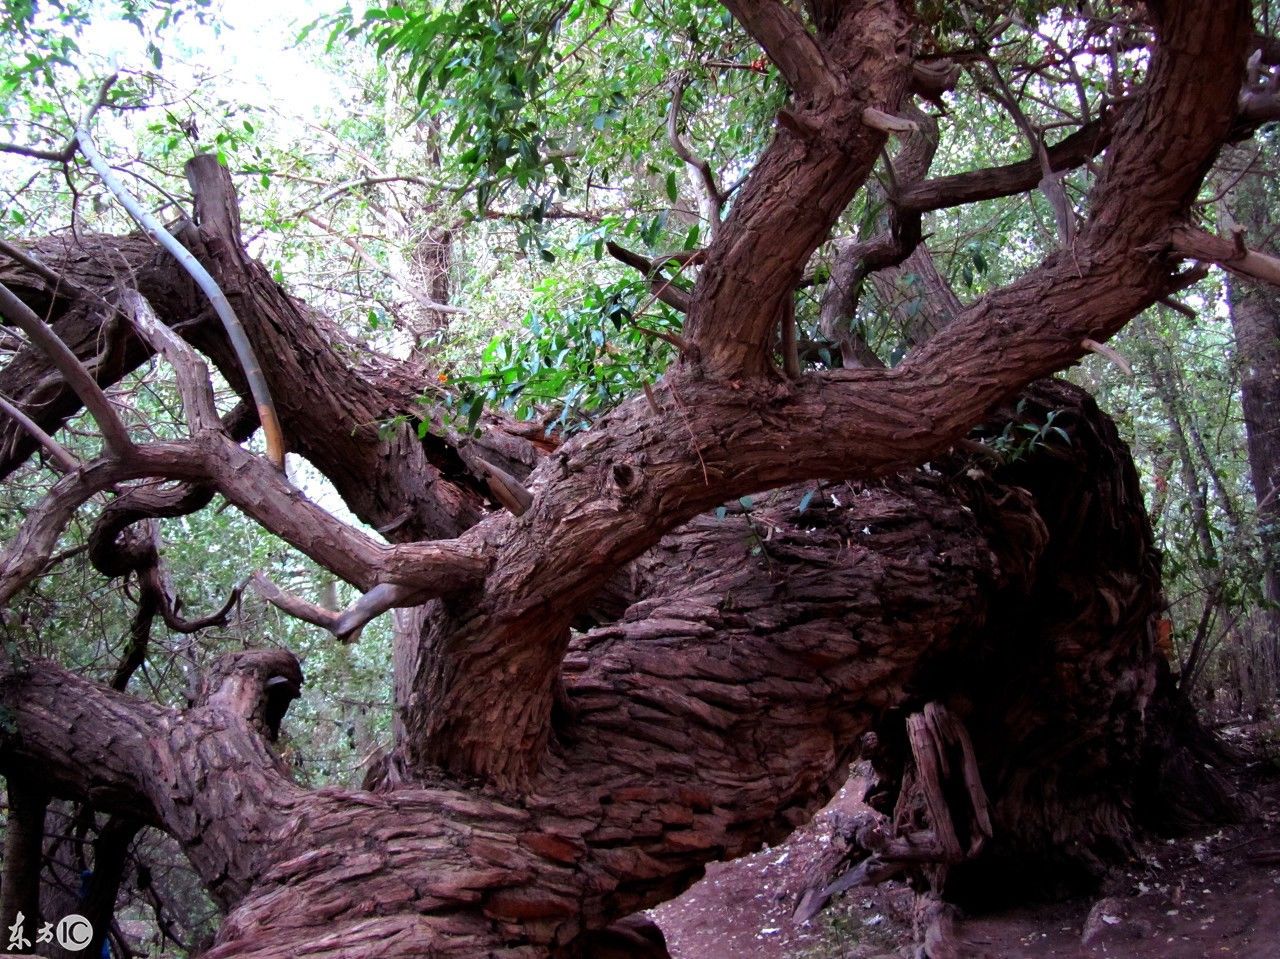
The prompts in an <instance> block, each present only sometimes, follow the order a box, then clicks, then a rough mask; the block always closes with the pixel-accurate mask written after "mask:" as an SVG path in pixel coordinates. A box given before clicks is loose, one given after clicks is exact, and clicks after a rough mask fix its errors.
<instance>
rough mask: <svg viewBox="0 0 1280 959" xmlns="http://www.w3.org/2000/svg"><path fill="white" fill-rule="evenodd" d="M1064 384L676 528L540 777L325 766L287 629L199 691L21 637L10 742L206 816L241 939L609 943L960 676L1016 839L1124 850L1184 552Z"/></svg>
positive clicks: (301, 948) (578, 645)
mask: <svg viewBox="0 0 1280 959" xmlns="http://www.w3.org/2000/svg"><path fill="white" fill-rule="evenodd" d="M1037 397H1038V400H1037V405H1035V406H1033V407H1031V408H1030V409H1031V410H1032V412H1031V414H1030V415H1032V416H1035V415H1043V413H1044V412H1045V411H1047V410H1048V409H1057V410H1060V411H1062V412H1060V413H1059V415H1058V417H1057V418H1056V419H1055V421H1054V422H1055V425H1062V426H1063V427H1064V428H1065V429H1066V430H1067V432H1068V434H1069V436H1070V443H1069V444H1068V443H1065V442H1063V441H1061V440H1060V439H1057V438H1049V439H1047V440H1046V441H1045V442H1044V443H1043V444H1042V445H1037V446H1035V447H1033V448H1028V449H1026V450H1024V451H1022V453H1021V455H1019V456H1018V458H1017V459H1015V461H1014V462H1013V463H1012V464H1011V465H1008V466H1002V467H999V468H997V467H996V466H995V464H994V462H993V461H992V460H991V459H990V458H988V457H979V458H977V459H972V458H971V459H969V460H967V461H966V460H961V459H959V458H956V457H952V458H948V459H947V460H946V461H945V462H939V463H936V464H934V465H932V466H930V467H926V468H923V469H921V470H919V471H915V472H913V473H911V474H907V475H905V476H903V477H900V478H896V479H893V480H889V481H886V482H883V483H877V484H872V485H854V484H827V485H825V486H823V487H822V488H820V489H818V490H817V491H816V492H814V493H813V494H812V495H808V490H806V489H805V488H799V489H796V488H791V489H786V490H782V491H778V492H776V493H773V494H770V495H769V496H767V497H761V498H759V499H758V500H757V501H756V502H755V503H753V504H752V505H751V507H750V508H744V507H742V506H741V505H738V506H735V507H734V508H733V509H732V510H731V511H729V512H727V513H726V514H725V515H724V517H723V518H716V517H714V516H709V517H705V518H702V519H699V520H697V521H695V522H694V523H692V524H690V525H689V526H688V527H687V528H685V529H683V530H680V531H679V532H677V533H676V534H674V535H672V536H670V537H668V538H667V539H666V540H664V541H663V543H662V544H661V545H660V546H659V547H658V548H657V549H656V550H654V551H653V552H652V553H650V554H649V555H647V556H646V557H645V558H644V559H643V560H642V561H641V562H640V563H638V564H637V568H636V570H635V572H634V576H635V580H636V585H637V589H638V593H639V598H638V599H637V600H636V601H635V602H634V603H633V604H632V605H631V606H630V608H628V609H627V610H626V612H625V613H624V614H623V615H622V616H621V617H620V618H619V619H618V620H617V621H616V622H614V623H611V624H609V625H606V626H602V627H598V628H597V629H595V630H593V631H591V632H589V633H586V634H583V635H580V636H578V637H577V638H576V639H575V640H574V641H573V643H572V645H571V648H570V651H569V654H568V656H567V657H566V659H565V662H564V668H563V685H564V693H565V695H564V697H563V700H562V702H563V704H564V705H563V709H562V710H560V711H559V712H558V714H557V719H556V723H555V729H554V740H553V743H552V746H551V754H550V756H549V758H548V760H547V762H545V763H544V764H543V767H542V769H541V770H540V772H539V774H538V776H537V778H536V779H535V780H534V781H533V783H532V784H531V786H530V789H529V790H528V792H527V794H526V795H524V796H523V797H520V798H506V799H501V798H498V797H496V796H493V795H486V794H485V793H484V792H483V791H479V792H477V791H474V790H473V789H469V788H468V787H467V784H466V783H463V782H457V781H448V780H439V781H437V782H433V783H428V784H422V785H418V786H415V787H413V788H398V789H393V790H389V791H375V792H351V791H345V790H334V789H326V790H320V791H318V792H309V791H306V790H302V789H300V788H299V787H297V786H295V785H293V784H292V783H290V782H289V780H288V778H287V777H286V775H285V774H284V771H283V769H282V767H280V766H279V765H278V764H277V763H276V762H275V761H274V760H273V759H272V758H271V755H270V753H269V751H268V750H267V748H266V746H267V742H268V739H269V737H270V729H269V727H268V725H267V724H266V720H265V718H264V717H265V715H266V712H267V708H266V693H265V690H267V689H268V688H274V686H275V685H277V684H278V683H279V682H281V681H284V682H288V683H290V684H292V683H295V682H296V679H297V677H296V674H294V673H293V670H294V669H295V667H294V666H293V665H292V662H291V659H290V658H289V657H288V656H287V655H285V654H280V653H261V654H252V655H250V654H238V655H237V657H236V658H234V659H233V660H231V661H229V662H228V663H226V664H225V665H224V666H223V667H220V668H219V670H218V671H217V673H216V675H215V676H214V677H213V678H211V680H210V681H209V682H208V683H207V684H206V693H205V695H204V699H203V700H202V702H201V703H200V704H198V705H197V706H195V707H193V708H192V709H190V710H188V711H186V712H182V713H179V712H173V711H169V710H162V709H159V708H156V707H150V706H145V705H143V704H141V703H138V702H136V701H134V700H131V699H128V698H126V697H121V696H119V695H118V694H115V693H112V692H110V691H108V690H105V689H102V688H99V687H95V686H93V685H92V684H90V683H88V682H86V681H84V680H82V679H78V678H76V677H74V676H72V675H71V674H68V673H65V672H63V671H61V670H59V669H57V668H56V667H54V666H52V665H48V664H43V663H28V664H26V665H25V666H20V665H19V664H16V663H10V664H9V666H8V672H7V675H8V678H9V682H8V683H6V691H5V700H6V705H7V707H8V709H10V710H11V711H12V715H13V716H14V717H15V726H16V729H17V734H16V736H8V737H6V741H5V743H4V754H5V756H6V757H7V759H6V768H5V772H6V774H8V775H14V776H22V777H23V779H24V781H27V782H38V783H39V784H40V785H42V786H44V787H45V788H47V789H48V790H49V791H50V792H52V793H53V794H56V795H66V796H70V797H73V798H80V799H88V800H91V801H92V802H93V803H94V804H95V805H96V806H97V807H98V808H100V809H103V810H108V811H110V810H120V811H127V812H130V813H131V814H133V815H141V816H142V818H144V819H145V820H146V821H148V822H150V823H152V824H153V825H157V826H160V827H161V828H164V829H166V830H167V831H169V832H171V833H173V834H174V835H176V836H177V837H178V838H179V839H180V840H181V841H182V842H183V843H184V846H185V847H186V848H187V850H188V853H189V855H190V856H191V858H192V861H193V863H195V865H196V867H197V869H198V870H199V871H200V873H201V875H202V876H203V877H204V879H205V881H206V883H208V884H209V886H210V888H211V889H212V890H213V891H214V892H215V894H216V895H218V897H219V898H220V899H221V901H222V902H223V903H224V904H225V906H226V907H228V908H229V909H230V913H229V915H228V917H227V920H226V922H225V924H224V926H223V929H222V932H221V934H220V936H219V943H220V944H219V945H218V946H217V947H216V948H215V950H214V951H213V952H212V953H211V954H210V955H211V956H218V957H221V956H260V957H275V956H281V957H283V956H293V955H298V954H307V955H323V956H334V957H338V956H342V957H355V956H361V957H373V956H387V957H391V956H418V955H422V954H423V953H424V952H425V951H426V950H427V949H428V948H430V949H433V950H435V951H436V952H435V954H439V955H458V956H477V955H502V956H526V955H527V956H536V955H546V954H547V953H548V952H549V951H552V952H554V951H562V950H572V949H579V950H581V949H582V948H584V947H583V941H584V940H583V937H584V935H585V934H587V933H589V932H590V931H591V930H599V929H601V928H602V927H604V926H607V925H608V924H609V923H611V922H613V921H614V920H616V919H618V918H619V917H621V916H624V915H627V914H629V913H631V912H634V911H635V910H637V909H640V908H643V907H645V906H648V905H652V904H654V903H656V902H659V901H662V900H663V899H665V898H667V897H669V896H671V895H673V894H675V893H677V892H678V891H680V890H681V889H682V888H684V887H685V886H687V885H688V884H689V883H690V882H692V881H693V880H694V879H696V878H697V877H698V875H699V874H700V872H701V868H702V865H703V864H704V863H706V862H707V861H709V860H713V859H719V858H724V857H726V856H733V855H737V854H740V853H742V852H745V851H748V850H750V849H752V848H754V847H755V846H757V845H758V844H759V843H761V842H763V841H776V840H777V839H779V838H780V837H782V836H783V835H785V834H786V832H787V831H788V830H789V829H790V828H792V827H793V826H794V825H796V824H797V823H799V822H801V821H803V820H804V819H805V817H806V816H807V815H808V814H809V813H810V812H811V811H812V809H813V808H814V807H815V806H816V805H817V804H818V803H820V802H821V801H822V800H823V799H824V798H825V797H826V796H827V795H829V794H830V792H831V791H832V790H833V789H834V788H835V787H836V786H837V785H838V784H839V782H840V779H841V778H842V776H843V775H844V771H845V769H846V768H847V764H848V762H849V760H850V759H851V758H853V757H854V755H855V753H856V749H857V746H858V744H859V742H860V740H861V737H862V735H863V734H864V733H867V732H872V731H874V732H875V733H876V734H877V736H878V738H879V740H880V742H881V744H882V749H881V750H880V752H879V754H878V755H879V757H880V759H881V761H882V763H884V761H885V759H886V757H890V756H892V755H893V747H892V744H893V743H894V742H895V741H896V740H900V739H901V736H902V720H903V717H904V716H905V715H907V714H908V713H911V712H913V711H915V710H916V709H918V708H919V707H921V706H922V705H923V704H924V703H926V702H933V701H946V702H948V703H949V704H950V705H951V706H952V708H953V710H954V711H955V712H956V714H957V715H959V716H960V717H961V718H962V720H963V721H964V722H965V723H966V724H967V726H968V727H969V729H970V730H971V732H972V735H973V740H974V743H975V747H976V750H977V754H978V760H979V763H980V766H981V769H982V772H983V779H984V783H985V785H986V787H987V789H988V791H989V793H990V795H991V798H992V803H993V809H994V817H993V818H994V821H995V830H994V832H995V835H994V839H993V840H992V843H991V844H990V846H989V853H990V855H989V858H988V859H987V860H986V862H987V863H988V864H995V865H997V867H998V868H1004V864H1006V863H1008V862H1016V863H1017V864H1018V865H1019V868H1021V869H1023V870H1026V869H1028V868H1034V869H1036V870H1039V871H1040V872H1041V873H1042V874H1050V875H1053V876H1055V877H1063V876H1064V875H1068V876H1069V870H1070V869H1082V870H1085V871H1088V870H1091V869H1095V868H1096V867H1097V866H1098V865H1099V864H1100V863H1102V862H1104V861H1107V860H1111V859H1114V858H1115V856H1116V855H1118V854H1119V853H1121V852H1122V851H1124V850H1125V849H1127V848H1128V843H1129V841H1130V839H1131V838H1132V835H1133V831H1134V829H1135V827H1136V826H1137V822H1136V816H1135V805H1134V800H1135V797H1136V795H1137V790H1138V785H1139V782H1138V779H1139V776H1138V769H1139V768H1140V767H1141V766H1142V765H1143V763H1144V762H1146V753H1145V750H1146V748H1147V746H1148V745H1149V743H1150V742H1151V739H1150V737H1149V735H1148V728H1147V724H1146V721H1145V717H1147V716H1149V715H1150V714H1151V706H1152V696H1153V693H1154V692H1155V691H1156V689H1157V686H1156V678H1157V676H1158V672H1159V665H1160V659H1159V657H1160V655H1161V654H1160V653H1159V651H1158V650H1156V648H1155V646H1154V642H1153V635H1154V633H1153V631H1152V629H1151V624H1152V617H1153V615H1154V614H1155V612H1156V611H1157V609H1158V595H1159V580H1158V562H1157V558H1156V555H1155V553H1154V551H1153V549H1152V546H1151V541H1150V536H1149V533H1148V531H1147V527H1146V521H1145V513H1144V511H1143V507H1142V503H1141V498H1140V492H1139V489H1138V486H1137V482H1136V477H1135V475H1134V473H1133V469H1132V466H1131V464H1130V462H1129V460H1128V457H1127V452H1126V451H1125V450H1124V448H1123V446H1122V445H1121V444H1120V443H1119V441H1118V439H1117V437H1116V435H1115V432H1114V429H1113V428H1112V427H1111V426H1110V424H1109V422H1107V421H1106V420H1105V418H1103V417H1101V415H1100V414H1099V413H1098V412H1097V410H1096V408H1095V407H1094V406H1093V404H1092V402H1091V401H1090V400H1088V398H1087V397H1085V396H1083V395H1082V394H1080V393H1079V392H1078V391H1076V390H1074V389H1071V388H1068V387H1066V386H1064V385H1061V384H1054V385H1048V386H1045V387H1041V388H1040V389H1039V391H1038V393H1037ZM1041 421H1042V420H1041ZM997 431H998V430H997ZM802 501H803V502H802ZM272 680H275V681H276V683H272ZM103 757H110V760H111V764H112V768H113V770H114V772H113V773H110V774H108V773H107V772H106V771H105V770H103V769H101V768H100V765H101V763H102V761H103ZM215 783H220V784H224V786H225V788H222V787H219V788H210V786H211V785H213V784H215ZM982 862H983V861H982V860H979V865H981V864H982ZM575 943H576V944H575ZM587 948H588V949H589V948H590V947H587Z"/></svg>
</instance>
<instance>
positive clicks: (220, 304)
mask: <svg viewBox="0 0 1280 959" xmlns="http://www.w3.org/2000/svg"><path fill="white" fill-rule="evenodd" d="M75 139H76V142H77V143H79V145H80V150H81V151H82V152H83V153H84V155H85V158H86V159H87V160H88V161H89V163H90V165H91V166H92V167H93V168H94V170H95V171H97V174H98V176H99V177H101V178H102V182H103V183H104V184H105V185H106V187H107V189H108V190H110V191H111V193H112V194H113V195H114V196H115V198H116V199H117V200H119V201H120V204H121V205H122V206H123V207H124V208H125V209H126V210H128V211H129V215H130V216H131V217H133V219H134V220H135V221H136V222H137V223H138V225H139V226H141V227H142V228H143V230H145V231H146V233H147V235H148V236H150V237H151V238H152V239H153V240H155V241H156V243H158V244H160V246H162V247H163V248H164V249H165V251H166V252H168V253H169V254H170V255H171V256H172V257H173V258H174V259H175V260H177V261H178V264H179V265H180V266H181V267H182V268H183V269H184V270H185V271H186V272H187V274H188V275H189V276H190V277H191V278H192V279H193V280H195V282H196V285H197V286H199V287H200V289H201V291H202V292H203V293H204V295H205V296H207V297H208V298H209V302H210V303H211V304H212V305H213V309H214V312H215V313H217V315H218V319H220V320H221V321H222V325H223V328H224V329H225V330H226V332H227V339H228V340H229V341H230V342H231V346H232V349H233V350H234V351H235V354H236V359H237V360H238V361H239V362H240V368H241V370H242V371H243V372H244V376H245V379H246V380H247V381H248V384H249V392H250V393H251V394H252V396H253V401H254V404H255V405H256V406H257V408H258V420H259V422H261V424H262V431H263V433H264V434H265V436H266V441H267V458H268V459H270V460H271V462H272V463H273V464H274V465H275V467H276V469H278V470H283V469H284V457H285V442H284V431H283V430H282V429H281V427H280V419H279V417H278V416H277V414H276V407H275V402H274V401H273V400H272V399H271V390H270V389H269V388H268V386H267V380H266V377H265V376H263V373H262V366H261V364H259V362H258V357H257V354H256V353H255V352H254V349H253V344H252V343H251V342H250V341H249V336H248V334H247V333H245V331H244V326H243V325H242V324H241V323H240V318H239V317H237V316H236V313H235V310H233V309H232V308H231V303H230V302H229V301H228V300H227V297H226V294H225V293H223V292H222V288H221V287H220V286H218V283H217V281H216V280H214V278H213V277H212V276H210V275H209V271H208V270H206V269H205V268H204V266H203V264H201V263H200V261H199V260H197V259H196V258H195V257H194V256H192V255H191V252H190V251H189V250H188V249H187V248H186V247H184V246H183V245H182V244H181V243H179V242H178V241H177V239H175V238H174V236H173V235H172V234H171V233H170V232H169V231H168V230H166V229H165V227H164V224H162V223H161V222H160V221H159V220H158V219H156V218H155V216H153V215H152V214H151V213H149V212H147V211H146V210H145V209H143V208H142V205H141V204H139V203H138V201H137V200H136V199H134V197H133V195H132V194H131V193H129V191H128V190H127V189H125V186H124V184H123V183H122V182H121V181H120V178H119V177H117V176H116V174H115V171H114V170H112V169H111V166H110V165H109V164H108V163H107V161H106V160H104V159H103V158H102V154H100V153H99V152H98V150H97V147H95V146H94V144H93V138H92V137H90V135H89V128H88V124H87V123H81V124H80V126H78V127H77V128H76V134H75Z"/></svg>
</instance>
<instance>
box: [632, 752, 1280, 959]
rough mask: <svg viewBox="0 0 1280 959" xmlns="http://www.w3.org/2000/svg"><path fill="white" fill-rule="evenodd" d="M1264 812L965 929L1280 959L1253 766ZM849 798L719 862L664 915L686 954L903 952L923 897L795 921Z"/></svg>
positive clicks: (669, 933)
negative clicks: (750, 851) (780, 838)
mask: <svg viewBox="0 0 1280 959" xmlns="http://www.w3.org/2000/svg"><path fill="white" fill-rule="evenodd" d="M1248 775H1249V777H1250V782H1251V783H1252V790H1253V792H1254V794H1255V795H1256V797H1257V809H1256V812H1255V814H1254V815H1252V816H1251V817H1250V818H1249V820H1248V821H1247V822H1244V823H1241V824H1239V825H1235V826H1230V827H1226V828H1223V829H1219V830H1216V831H1214V832H1211V833H1208V834H1205V835H1200V836H1188V837H1184V838H1179V839H1170V840H1152V841H1150V842H1148V843H1146V844H1145V845H1144V846H1143V847H1142V849H1141V850H1140V856H1139V858H1138V859H1137V860H1135V862H1133V863H1131V864H1130V865H1129V866H1128V867H1127V868H1125V869H1123V870H1119V871H1117V873H1116V874H1115V875H1114V876H1112V877H1111V879H1110V880H1109V881H1108V882H1107V883H1106V885H1105V886H1104V888H1103V889H1102V890H1101V891H1100V892H1099V894H1098V895H1097V896H1095V897H1093V898H1091V899H1086V900H1074V901H1070V902H1064V903H1055V904H1049V905H1041V906H1035V907H1027V908H1023V909H1017V910H1012V911H1009V912H1003V913H998V914H991V915H984V916H970V917H967V918H966V919H965V920H964V921H963V922H962V923H960V924H959V928H958V932H959V934H960V936H961V938H962V939H963V940H965V941H966V942H967V943H969V944H970V945H971V947H972V955H974V956H985V957H990V959H1005V957H1016V959H1024V957H1025V959H1096V957H1106V956H1110V957H1117V959H1120V957H1122V959H1210V957H1223V956H1226V957H1231V959H1280V764H1277V763H1276V762H1275V761H1274V760H1273V761H1271V762H1270V768H1267V764H1263V765H1261V766H1258V767H1254V768H1253V769H1251V770H1249V771H1248ZM849 801H850V800H849V798H848V796H847V795H845V794H841V795H840V796H837V797H836V798H835V799H833V800H832V803H831V804H830V805H828V806H827V808H826V809H824V810H823V811H822V812H820V813H819V814H818V815H817V816H816V817H815V819H814V821H813V822H812V823H811V824H810V825H808V826H806V827H804V828H803V829H801V830H798V831H797V832H796V833H795V834H794V835H793V836H792V837H791V838H790V839H789V840H788V841H787V842H786V843H785V844H783V845H781V846H777V847H774V848H771V849H765V850H762V851H761V852H758V853H756V854H755V855H752V856H746V857H744V858H742V859H738V860H735V861H733V862H730V863H716V864H714V865H712V866H709V867H708V868H707V875H706V878H704V879H703V880H702V881H701V882H699V883H698V884H697V885H695V886H693V887H692V888H691V889H690V890H689V891H688V892H686V893H685V894H684V895H683V896H681V897H680V898H679V899H676V900H673V901H672V902H670V903H666V904H664V905H663V906H661V907H659V908H658V909H656V910H654V913H653V916H654V918H655V920H656V921H657V922H658V924H659V925H660V926H661V927H662V929H663V932H664V933H665V934H666V937H667V942H668V947H669V949H670V951H671V955H672V956H673V957H674V959H871V957H880V956H883V957H886V959H888V957H897V956H899V955H901V953H900V952H899V949H900V948H902V947H903V946H905V945H906V944H907V943H908V942H909V940H910V935H909V933H910V928H909V926H910V921H909V916H910V908H911V893H910V891H909V890H907V889H905V888H903V887H901V886H899V885H896V884H893V883H887V884H885V885H884V886H881V887H878V888H874V889H855V890H852V891H851V892H850V893H849V894H848V895H846V896H845V897H844V898H843V900H841V901H839V902H837V903H835V904H833V906H832V907H831V908H829V909H828V910H827V911H826V912H825V913H822V914H820V915H819V916H817V917H816V918H815V919H814V920H813V921H812V922H811V923H809V924H806V925H800V924H797V923H795V922H793V921H792V919H791V914H792V911H793V910H794V908H795V905H796V902H797V900H798V897H799V896H800V894H801V893H802V892H803V891H804V888H805V886H806V885H807V883H808V881H809V868H810V865H811V864H812V863H813V861H814V860H815V859H816V858H817V857H818V856H819V855H820V853H821V851H822V848H823V845H824V844H825V843H827V842H830V835H829V831H830V819H831V817H832V816H833V815H835V814H836V810H838V809H840V808H841V806H842V805H844V806H847V805H848V804H849Z"/></svg>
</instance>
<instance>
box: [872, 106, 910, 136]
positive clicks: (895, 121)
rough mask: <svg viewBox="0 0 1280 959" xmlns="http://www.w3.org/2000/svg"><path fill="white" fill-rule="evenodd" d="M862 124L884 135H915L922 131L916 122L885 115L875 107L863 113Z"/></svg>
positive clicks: (888, 114) (889, 114) (890, 114)
mask: <svg viewBox="0 0 1280 959" xmlns="http://www.w3.org/2000/svg"><path fill="white" fill-rule="evenodd" d="M862 122H863V123H865V124H866V125H867V126H869V127H871V128H872V129H873V130H879V131H881V132H882V133H896V134H899V135H902V134H907V133H915V132H916V131H917V130H919V129H920V127H919V125H918V124H917V123H916V122H915V121H914V120H907V119H905V118H904V117H895V116H894V115H893V114H892V113H885V112H884V111H883V110H878V109H876V108H875V107H867V108H866V109H865V110H863V111H862Z"/></svg>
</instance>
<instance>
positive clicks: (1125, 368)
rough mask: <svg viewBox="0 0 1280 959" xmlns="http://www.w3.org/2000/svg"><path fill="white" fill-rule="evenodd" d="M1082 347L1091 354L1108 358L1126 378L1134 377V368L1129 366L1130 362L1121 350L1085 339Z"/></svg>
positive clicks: (1081, 343) (1081, 342)
mask: <svg viewBox="0 0 1280 959" xmlns="http://www.w3.org/2000/svg"><path fill="white" fill-rule="evenodd" d="M1080 345H1081V346H1083V347H1084V348H1085V349H1086V350H1088V351H1089V352H1091V353H1097V354H1098V355H1099V356H1103V357H1106V358H1107V359H1108V360H1110V361H1111V362H1112V363H1113V364H1114V365H1115V367H1116V368H1117V369H1118V370H1120V372H1121V373H1123V374H1124V375H1125V376H1133V367H1132V366H1130V365H1129V361H1128V360H1126V359H1125V358H1124V356H1123V355H1122V354H1121V353H1120V351H1119V350H1117V349H1115V348H1114V347H1110V346H1107V344H1106V343H1099V342H1098V341H1097V340H1090V339H1087V338H1086V339H1083V340H1081V341H1080Z"/></svg>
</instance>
